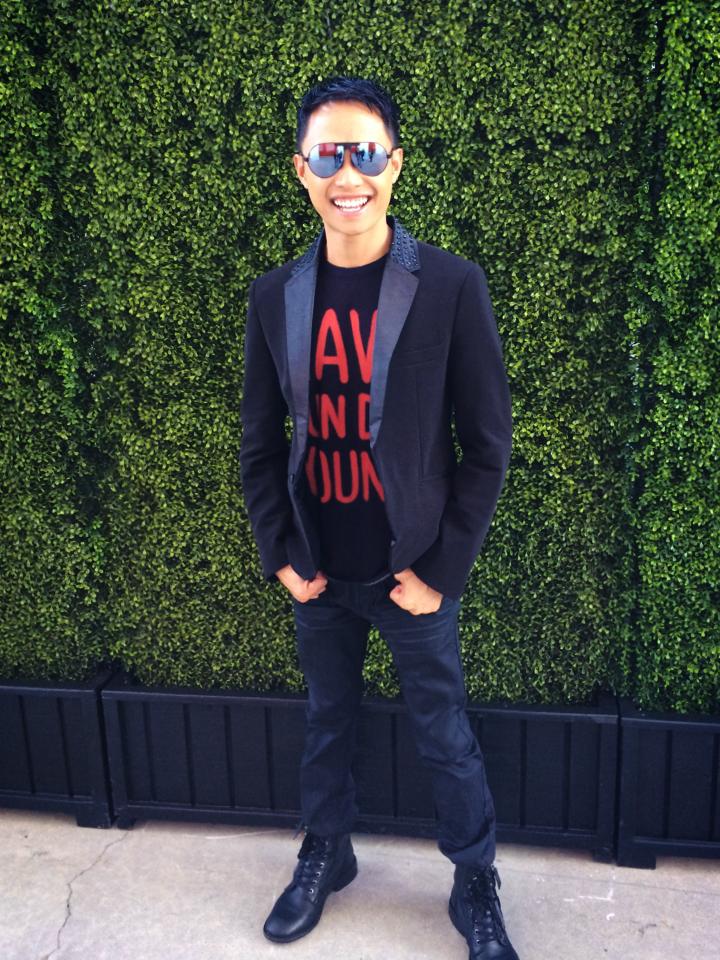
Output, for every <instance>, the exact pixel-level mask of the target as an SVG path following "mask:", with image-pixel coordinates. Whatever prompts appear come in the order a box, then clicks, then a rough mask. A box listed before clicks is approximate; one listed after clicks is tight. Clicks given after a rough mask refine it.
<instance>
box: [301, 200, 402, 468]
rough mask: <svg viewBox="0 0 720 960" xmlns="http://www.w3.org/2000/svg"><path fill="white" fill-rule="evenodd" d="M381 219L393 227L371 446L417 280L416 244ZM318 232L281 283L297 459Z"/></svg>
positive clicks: (379, 328)
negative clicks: (295, 424)
mask: <svg viewBox="0 0 720 960" xmlns="http://www.w3.org/2000/svg"><path fill="white" fill-rule="evenodd" d="M387 220H388V223H389V224H390V225H391V226H392V228H393V240H392V245H391V247H390V256H389V257H388V258H387V260H386V262H385V268H384V270H383V275H382V281H381V283H380V295H379V298H378V315H377V324H376V328H375V346H374V348H373V366H372V377H371V382H370V417H369V430H370V445H371V446H374V445H375V442H376V441H377V437H378V433H379V431H380V424H381V423H382V414H383V406H384V403H385V393H386V387H387V375H388V368H389V366H390V359H391V357H392V353H393V350H394V349H395V344H396V343H397V341H398V337H399V336H400V331H401V330H402V328H403V324H404V323H405V320H406V318H407V315H408V312H409V310H410V306H411V304H412V302H413V299H414V297H415V292H416V290H417V286H418V283H419V282H420V281H419V278H418V277H417V276H415V273H414V271H418V270H419V269H420V261H419V258H418V251H417V241H416V240H415V238H414V237H413V236H412V235H411V234H410V233H408V231H407V230H406V229H405V228H404V227H403V226H402V224H401V223H400V221H399V220H398V219H397V218H396V217H394V216H392V215H388V218H387ZM324 230H325V228H324V227H323V229H322V230H321V231H320V233H319V234H318V235H317V236H316V237H315V239H314V241H313V242H312V244H311V245H310V246H309V247H308V249H307V251H306V252H305V253H304V254H303V256H302V257H301V258H300V259H299V260H298V262H297V263H296V264H295V266H294V267H293V268H292V271H291V275H290V278H289V279H288V280H287V281H286V283H285V327H286V330H285V332H286V342H287V353H288V370H289V371H290V382H291V385H292V393H293V400H294V403H295V416H296V423H297V446H296V448H295V449H296V451H297V453H296V455H297V456H298V457H299V456H301V455H302V451H304V450H305V445H306V443H307V432H308V410H309V388H310V348H311V345H312V344H311V340H312V319H313V308H314V305H315V285H316V281H317V269H318V257H319V254H320V251H321V250H322V249H323V243H322V240H323V234H324ZM294 466H297V464H295V465H294Z"/></svg>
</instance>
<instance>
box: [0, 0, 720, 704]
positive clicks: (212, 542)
mask: <svg viewBox="0 0 720 960" xmlns="http://www.w3.org/2000/svg"><path fill="white" fill-rule="evenodd" d="M0 16H2V17H3V19H4V22H6V23H9V24H10V28H9V30H6V33H5V35H4V38H3V39H2V40H1V41H0V43H2V47H1V48H0V49H2V62H3V66H4V68H5V74H6V79H5V80H4V81H3V84H2V86H0V91H1V92H2V93H1V95H2V97H3V114H2V118H0V130H2V142H3V151H2V159H1V160H0V178H1V179H0V187H2V197H1V199H0V203H1V204H2V207H1V208H0V209H2V216H3V225H4V227H5V229H4V230H3V232H2V237H1V238H0V244H2V247H1V248H0V249H2V275H1V276H0V297H1V298H2V299H1V302H2V306H3V319H4V325H3V338H2V347H1V348H0V349H1V350H2V352H1V353H0V356H1V357H2V368H3V399H4V400H5V403H4V404H3V418H2V422H1V423H0V431H1V434H2V447H3V460H2V464H3V470H2V483H3V494H4V496H3V507H4V509H3V511H2V521H1V522H2V535H3V549H2V553H1V557H2V559H1V560H0V564H1V566H0V570H1V571H2V573H3V574H4V576H3V579H2V583H1V584H0V600H1V602H2V605H3V609H4V610H5V611H6V613H5V616H4V618H3V622H2V628H1V632H0V676H7V677H11V676H15V675H17V674H33V675H36V676H38V677H47V678H56V677H72V678H74V679H78V678H81V677H83V676H87V675H88V674H89V672H90V671H91V670H92V667H93V665H94V664H95V663H97V662H99V661H101V660H102V661H104V662H110V663H118V664H122V665H123V666H124V667H125V668H126V669H128V670H129V671H130V672H131V673H132V674H133V675H134V676H135V677H136V679H138V680H139V681H141V682H146V683H157V684H165V683H188V684H193V685H199V686H203V687H211V686H220V687H226V686H233V687H234V686H240V687H248V688H252V689H256V690H267V689H284V690H301V689H302V688H303V680H302V674H301V673H300V671H299V669H298V665H297V660H296V654H295V645H294V636H293V625H292V611H291V605H290V599H289V595H288V594H287V593H286V592H285V591H284V590H283V588H282V587H281V586H280V585H278V584H274V585H270V584H267V583H265V582H264V580H263V578H262V575H261V572H260V568H259V562H258V559H257V554H256V549H255V544H254V542H253V539H252V535H251V532H250V525H249V522H248V518H247V515H246V512H245V509H244V505H243V502H242V496H241V488H240V474H239V463H238V452H239V446H240V439H241V430H242V424H241V422H240V416H239V412H240V397H241V390H242V380H243V369H242V368H243V337H244V323H245V315H246V307H247V290H248V287H249V284H250V282H251V280H252V279H253V277H255V276H257V275H258V274H259V273H261V272H264V271H265V270H268V269H271V268H272V267H274V266H276V265H278V264H280V263H282V262H284V261H285V260H287V259H289V258H290V257H293V256H297V255H298V254H299V253H300V252H301V251H302V250H303V249H304V248H305V246H306V245H307V244H308V243H309V242H310V240H311V239H312V237H313V236H314V235H315V233H316V232H317V230H318V229H319V227H320V223H319V221H318V220H317V218H316V214H315V212H314V210H313V209H312V207H310V205H309V201H308V199H307V196H306V194H305V191H304V190H302V188H301V187H300V185H299V183H298V182H297V180H296V178H295V174H294V171H293V168H292V162H291V154H292V150H293V137H294V125H295V110H296V106H297V102H298V100H299V98H300V97H301V96H302V94H303V93H304V92H305V90H306V89H307V88H308V87H309V86H311V85H312V84H313V83H315V82H316V81H317V80H318V79H319V78H321V77H325V76H329V75H331V74H335V73H352V74H360V75H366V74H371V75H374V76H376V77H377V78H378V79H379V80H380V82H382V83H384V84H386V85H387V86H388V88H389V89H390V90H391V91H392V92H393V93H394V95H395V96H396V98H397V100H398V103H399V106H400V111H401V117H402V127H401V139H402V142H403V145H404V147H405V164H404V167H403V173H402V175H401V177H400V180H399V181H398V184H397V185H396V192H395V195H394V198H393V202H392V204H391V212H393V213H395V214H396V215H397V216H398V217H399V218H400V219H401V220H402V222H403V223H404V224H405V225H406V226H407V227H408V228H409V229H410V230H411V231H412V232H414V233H415V234H416V235H417V236H418V237H420V238H421V239H423V240H426V241H427V242H430V243H435V244H437V245H439V246H442V247H445V248H447V249H450V250H453V251H455V252H458V253H461V254H462V255H464V256H467V257H469V258H471V259H474V260H476V261H477V262H479V263H481V264H482V265H483V266H484V268H485V270H486V272H487V275H488V280H489V285H490V291H491V295H492V298H493V304H494V307H495V313H496V317H497V320H498V324H499V327H500V332H501V335H502V338H503V341H504V344H505V354H506V360H507V365H508V371H509V376H510V379H511V388H512V394H513V412H514V421H515V447H514V452H513V459H512V463H511V467H510V471H509V474H508V482H507V486H506V488H505V490H504V492H503V495H502V498H501V502H500V505H499V508H498V513H497V515H496V519H495V521H494V524H493V527H492V529H491V533H490V535H489V537H488V539H487V541H486V546H485V549H484V550H483V553H482V555H481V557H480V558H479V560H478V563H477V564H476V567H475V570H474V572H473V575H472V579H471V583H470V584H469V587H468V590H467V592H466V594H465V596H464V599H463V607H462V614H461V632H462V642H463V655H464V660H465V664H466V670H467V685H468V692H469V694H470V696H471V697H472V698H474V699H496V698H506V699H509V700H522V701H526V702H586V701H588V700H590V699H591V698H592V696H593V693H594V691H596V690H597V689H598V688H604V689H610V690H615V691H617V692H619V693H627V694H631V695H634V696H635V697H636V699H637V700H638V701H639V702H640V703H641V704H642V705H644V706H658V707H665V706H669V707H677V708H678V709H693V708H700V709H708V708H711V709H712V708H713V707H714V706H716V705H717V696H718V670H717V660H718V657H717V654H718V649H717V642H718V641H717V619H716V617H717V614H716V613H715V610H716V608H717V603H716V601H717V595H716V594H715V596H713V590H714V589H715V590H716V584H717V582H718V577H717V573H718V546H717V542H718V538H717V536H713V533H717V507H716V505H715V504H716V502H717V500H716V498H713V497H712V494H713V493H714V492H716V490H717V476H718V472H717V434H716V431H715V429H714V424H715V422H716V421H717V412H718V411H717V408H718V402H717V376H716V372H717V345H716V341H715V339H714V337H713V335H712V331H713V322H714V321H715V320H716V318H717V292H716V291H717V283H716V272H715V271H713V267H714V266H715V265H716V263H717V243H716V238H717V229H716V228H717V213H716V211H717V202H716V201H717V165H718V142H719V138H718V137H717V119H716V118H717V110H716V109H713V107H717V104H714V105H713V103H712V98H713V96H714V97H715V98H716V99H717V92H716V91H717V83H716V81H717V40H718V7H717V5H711V6H708V5H707V4H702V5H701V4H696V3H691V2H678V3H673V4H671V3H666V4H664V5H658V4H653V3H650V2H649V0H642V2H640V0H636V2H630V3H627V2H620V0H610V2H609V3H607V2H605V3H602V4H601V3H600V2H599V0H585V2H580V0H577V2H570V3H567V2H563V3H561V2H560V0H557V2H553V0H545V2H538V3H529V2H520V3H510V2H508V0H505V2H490V3H487V2H486V3H479V2H463V3H460V2H441V0H431V2H428V3H424V4H419V5H418V4H410V3H409V2H397V0H396V2H392V0H378V2H375V3H373V4H369V3H366V2H362V0H360V2H354V3H348V2H346V0H337V2H334V3H332V4H330V3H326V2H323V3H320V2H317V0H308V2H306V3H305V4H303V5H300V6H299V5H297V4H293V3H290V2H288V0H284V2H276V3H272V4H267V3H266V4H261V3H254V2H247V0H245V2H241V3H228V2H222V0H214V2H210V0H205V2H203V0H188V2H186V3H183V4H178V3H170V2H169V0H164V2H163V0H161V2H154V3H153V4H142V3H139V2H137V0H115V2H114V3H113V4H112V5H107V4H102V5H101V4H97V3H89V2H86V0H72V2H71V0H56V2H53V3H52V4H47V5H43V6H40V7H38V5H36V4H32V3H29V2H10V0H0ZM699 22H701V23H702V27H701V29H698V23H699ZM660 52H661V53H660ZM713 82H715V83H713ZM713 174H714V175H715V180H714V181H713V179H712V178H713ZM683 425H684V429H683ZM289 430H290V423H289V422H288V435H289ZM713 444H714V446H713ZM698 539H699V540H701V541H702V542H701V543H700V544H698V542H697V541H698ZM713 642H714V643H715V647H714V649H713ZM366 681H367V690H368V692H369V693H380V694H383V695H393V694H395V693H397V692H398V685H397V677H396V675H395V673H394V669H393V666H392V661H391V658H390V654H389V652H388V650H387V649H386V647H385V645H384V643H383V642H382V639H381V638H380V637H379V635H378V634H377V631H375V630H373V631H371V643H370V650H369V655H368V659H367V663H366Z"/></svg>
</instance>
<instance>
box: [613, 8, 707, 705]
mask: <svg viewBox="0 0 720 960" xmlns="http://www.w3.org/2000/svg"><path fill="white" fill-rule="evenodd" d="M652 27H653V29H652V31H651V32H650V34H649V39H650V46H649V54H650V55H651V56H652V57H653V62H654V64H655V72H654V74H653V83H652V95H653V97H654V100H655V110H654V134H655V136H654V142H653V153H654V177H653V180H652V183H651V189H650V190H649V191H646V192H644V193H643V194H642V198H641V199H642V209H643V223H644V235H645V239H646V247H645V249H646V254H645V256H644V257H643V258H642V261H641V262H640V263H639V269H638V272H637V276H636V282H635V284H634V288H633V291H632V294H633V302H634V304H635V309H634V311H633V313H632V315H631V322H630V324H629V327H630V330H631V332H632V335H633V341H634V343H635V344H636V354H637V379H636V395H637V401H638V402H637V410H638V430H637V434H636V440H635V450H636V456H635V465H636V476H635V488H636V494H635V496H634V501H635V517H634V520H635V524H634V528H635V539H636V542H637V565H638V576H639V585H640V587H639V593H638V610H637V623H636V628H635V630H634V635H635V637H636V646H635V648H634V652H635V654H636V655H635V659H634V664H633V669H632V671H631V674H632V677H631V682H632V688H631V689H632V692H633V693H634V694H635V696H636V697H637V699H638V700H639V701H640V702H642V703H660V704H663V705H667V706H670V707H672V708H673V709H677V710H684V711H686V710H693V709H701V710H707V711H718V710H719V709H720V339H719V337H720V313H719V311H718V305H719V304H720V231H719V230H718V226H719V223H720V3H717V2H714V3H706V2H703V0H697V2H687V0H685V2H682V3H670V4H668V5H667V8H666V11H665V15H659V14H655V15H653V18H652Z"/></svg>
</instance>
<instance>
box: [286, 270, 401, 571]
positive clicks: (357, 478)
mask: <svg viewBox="0 0 720 960" xmlns="http://www.w3.org/2000/svg"><path fill="white" fill-rule="evenodd" d="M385 260H386V256H383V257H381V258H380V259H379V260H374V261H373V262H372V263H367V264H363V265H362V266H360V267H338V266H336V265H335V264H331V263H328V261H327V260H326V259H325V258H321V259H320V262H319V266H318V277H317V288H316V293H315V307H314V311H313V332H312V342H311V365H310V366H311V370H310V394H309V398H310V416H309V421H308V443H307V448H306V451H305V453H306V456H305V461H304V477H303V479H304V481H305V482H306V484H307V487H308V492H309V497H308V498H307V499H308V500H309V502H310V506H311V511H312V516H313V519H314V521H315V523H316V526H317V530H318V535H319V542H320V550H321V555H320V569H321V570H323V571H324V572H325V573H328V574H329V575H330V576H335V577H339V578H340V579H343V580H369V579H374V578H375V577H377V576H381V575H382V574H384V573H389V572H390V571H389V568H388V554H389V544H390V538H391V531H390V526H389V524H388V519H387V513H386V511H385V493H384V491H383V486H382V483H381V481H380V478H379V476H378V473H377V471H376V469H375V464H374V463H373V459H372V453H371V450H370V432H369V428H368V424H369V410H370V382H371V377H372V360H373V347H374V343H375V331H376V326H377V320H378V316H377V303H378V297H379V293H380V283H381V280H382V273H383V268H384V265H385Z"/></svg>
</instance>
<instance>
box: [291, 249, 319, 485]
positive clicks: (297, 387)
mask: <svg viewBox="0 0 720 960" xmlns="http://www.w3.org/2000/svg"><path fill="white" fill-rule="evenodd" d="M316 277H317V260H313V261H312V262H311V263H310V264H309V265H308V267H307V268H306V269H304V270H303V271H302V272H300V273H297V274H295V276H293V277H291V278H290V279H289V280H288V281H287V283H286V284H285V328H286V329H285V332H286V340H287V353H288V370H289V372H290V383H291V385H292V394H293V400H294V402H295V417H296V424H297V447H296V449H297V451H300V452H301V451H303V450H304V449H305V443H306V441H307V428H308V395H309V387H310V347H311V340H312V318H313V306H314V302H315V280H316ZM296 466H297V464H295V465H294V466H293V469H294V467H296Z"/></svg>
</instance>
